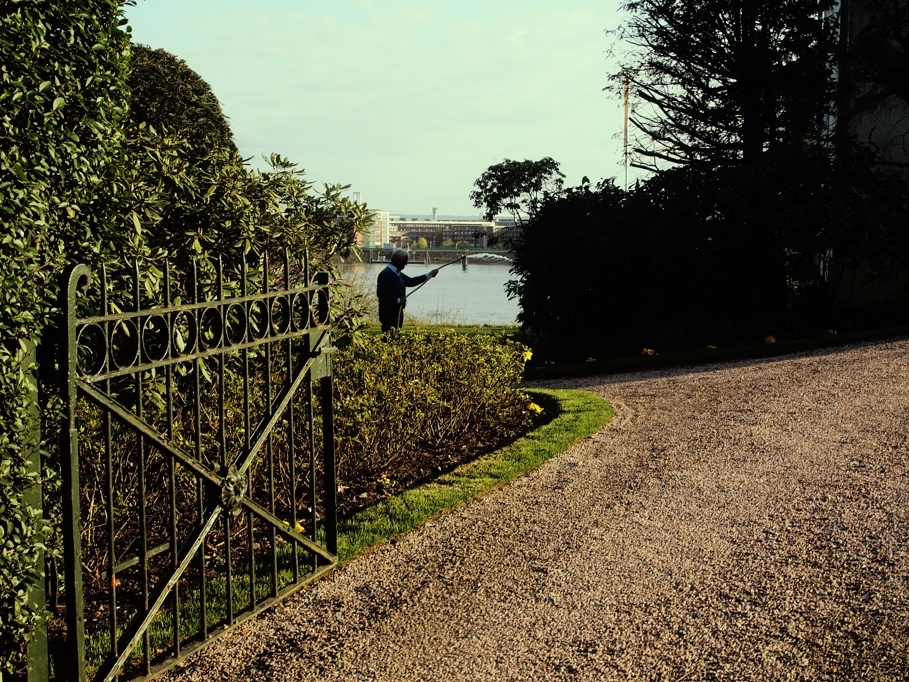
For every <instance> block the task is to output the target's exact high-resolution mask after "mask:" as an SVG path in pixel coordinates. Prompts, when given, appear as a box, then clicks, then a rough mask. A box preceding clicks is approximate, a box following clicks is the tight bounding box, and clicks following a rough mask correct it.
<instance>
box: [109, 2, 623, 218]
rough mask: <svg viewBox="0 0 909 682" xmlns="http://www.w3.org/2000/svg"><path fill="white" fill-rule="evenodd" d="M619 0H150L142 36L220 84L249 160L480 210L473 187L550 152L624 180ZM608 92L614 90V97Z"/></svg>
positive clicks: (454, 209)
mask: <svg viewBox="0 0 909 682" xmlns="http://www.w3.org/2000/svg"><path fill="white" fill-rule="evenodd" d="M619 4H620V3H619V0H559V1H558V2H553V1H552V0H256V2H249V0H244V1H242V2H241V1H240V0H137V3H136V6H134V7H127V8H126V9H125V14H126V18H127V19H128V22H129V26H130V27H131V31H132V37H133V41H134V42H137V43H142V44H145V45H148V46H150V47H152V48H162V49H164V50H167V51H168V52H171V53H173V54H175V55H176V56H178V57H180V58H181V59H183V60H185V61H186V63H187V65H188V66H189V67H190V68H191V69H193V70H194V71H195V72H196V73H198V74H199V75H200V76H201V77H202V78H203V79H204V80H205V81H206V82H207V83H208V84H209V85H210V86H211V88H212V90H213V92H214V94H215V95H216V96H217V97H218V100H219V101H220V102H221V107H222V109H223V110H224V113H225V114H226V115H227V117H228V119H229V122H230V125H231V129H232V130H233V133H234V140H235V142H236V144H237V146H238V148H239V149H240V152H241V154H242V155H243V156H244V157H249V158H250V161H249V163H250V165H253V166H256V167H264V161H263V160H262V159H263V157H267V156H268V155H270V154H271V153H273V152H277V153H279V154H281V155H282V156H284V157H286V158H289V159H290V160H291V161H294V162H296V163H297V164H298V166H299V167H300V168H303V169H305V171H306V178H307V179H308V180H310V181H311V182H314V183H315V184H316V185H317V187H321V185H322V184H323V183H331V184H344V185H348V184H349V185H351V188H350V190H349V193H350V194H352V193H353V192H359V196H360V200H361V201H363V202H365V203H366V204H367V205H368V206H369V207H370V208H371V209H373V210H377V209H387V210H390V211H393V212H394V213H396V214H430V213H431V212H432V209H433V208H437V209H438V212H439V215H440V216H476V215H479V214H480V213H481V212H482V211H480V210H479V209H476V208H474V207H473V205H472V203H471V201H470V198H469V194H470V191H471V189H472V188H473V183H474V181H475V180H476V179H477V178H478V177H479V176H480V175H481V174H482V173H483V171H484V170H486V168H488V167H489V166H490V165H492V164H496V163H499V162H501V161H503V160H505V159H513V160H524V159H533V160H537V159H540V158H543V157H546V156H549V157H552V158H553V159H555V160H556V161H558V162H559V163H560V164H561V171H562V172H563V173H564V174H565V183H566V186H574V185H578V184H580V182H581V178H582V177H583V176H587V177H588V178H589V179H590V180H591V181H592V182H596V181H598V180H600V179H602V178H611V177H616V178H619V179H620V181H621V179H622V178H623V177H624V170H623V166H622V118H623V112H622V102H621V95H620V93H617V92H615V88H614V87H613V86H610V84H609V81H608V80H607V78H608V75H609V73H611V71H613V70H615V67H614V65H613V64H612V63H611V61H610V59H609V58H608V52H609V49H610V47H611V46H612V42H613V41H612V38H610V37H609V36H608V35H606V31H608V30H614V29H616V28H617V27H618V25H619V24H620V22H621V20H622V16H621V12H620V10H619ZM604 87H609V90H606V91H604V90H603V88H604Z"/></svg>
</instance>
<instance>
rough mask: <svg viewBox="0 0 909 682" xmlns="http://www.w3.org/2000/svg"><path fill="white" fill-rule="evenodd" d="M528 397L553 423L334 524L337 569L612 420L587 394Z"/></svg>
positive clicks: (531, 392)
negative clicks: (550, 414)
mask: <svg viewBox="0 0 909 682" xmlns="http://www.w3.org/2000/svg"><path fill="white" fill-rule="evenodd" d="M527 393H528V394H529V395H530V396H531V397H532V398H533V399H534V400H535V401H536V402H537V403H539V404H540V405H541V406H543V408H544V409H545V410H552V411H554V412H555V413H556V417H555V418H554V419H553V420H551V421H550V422H548V423H546V424H544V425H542V426H540V427H538V428H536V429H534V430H533V431H531V432H530V433H528V434H527V435H526V436H523V437H522V438H519V439H518V440H517V441H515V442H514V443H511V444H510V445H508V446H506V447H504V448H502V449H500V450H497V451H495V452H493V453H490V454H488V455H485V456H484V457H481V458H479V459H476V460H474V461H472V462H467V463H465V464H462V465H461V466H459V467H457V468H456V469H454V470H453V471H451V472H449V473H446V474H443V475H441V476H439V477H438V478H436V479H434V480H433V481H430V482H428V483H425V484H423V485H421V486H418V487H416V488H412V489H410V490H406V491H404V492H402V493H400V494H398V495H395V496H393V497H390V498H388V499H386V500H383V501H381V502H379V503H378V504H376V505H375V506H372V507H369V508H368V509H363V510H361V511H359V512H357V513H356V514H354V515H353V516H352V517H350V518H349V519H346V520H344V521H342V522H341V523H340V524H339V529H338V530H339V537H338V559H339V562H340V563H341V564H343V563H346V562H347V561H350V560H351V559H352V558H354V557H356V556H357V555H359V554H362V553H363V552H365V551H366V550H368V549H370V548H372V547H375V546H376V545H379V544H381V543H383V542H386V541H388V540H390V539H392V538H394V537H396V536H399V535H402V534H403V533H406V532H408V531H410V530H411V529H413V528H416V527H417V526H419V525H421V524H423V523H425V522H426V521H428V520H429V519H431V518H433V517H435V516H438V515H439V514H441V513H442V512H445V511H448V510H451V509H454V508H455V507H458V506H460V505H461V504H464V503H465V502H467V501H469V500H472V499H474V498H476V497H478V496H479V495H483V494H484V493H487V492H489V491H490V490H494V489H495V488H498V487H500V486H502V485H505V484H506V483H508V482H509V481H512V480H514V479H515V478H517V477H518V476H521V475H522V474H525V473H527V472H528V471H530V470H532V469H534V468H536V467H538V466H539V465H540V464H542V463H543V462H545V461H547V460H548V459H551V458H552V457H554V456H555V455H558V454H560V453H562V452H564V451H565V450H566V449H567V448H568V446H570V445H571V444H572V443H574V442H575V441H578V440H580V439H582V438H584V437H586V436H589V435H591V434H593V433H595V432H596V431H597V430H598V429H599V428H600V427H601V426H603V425H604V424H606V423H607V422H609V420H610V419H611V418H612V415H613V410H612V406H611V405H609V404H608V403H607V402H606V401H604V400H603V399H602V398H601V397H600V396H598V395H595V394H593V393H589V392H587V391H578V390H549V389H533V390H528V391H527Z"/></svg>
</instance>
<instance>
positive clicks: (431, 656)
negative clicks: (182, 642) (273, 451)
mask: <svg viewBox="0 0 909 682" xmlns="http://www.w3.org/2000/svg"><path fill="white" fill-rule="evenodd" d="M550 385H558V386H562V387H568V386H570V387H578V388H587V389H590V390H593V391H596V392H598V393H600V394H601V395H603V396H604V397H605V398H606V399H607V400H608V401H610V402H611V403H612V404H613V405H614V406H615V407H616V412H617V414H616V418H615V419H614V420H613V422H612V423H611V424H609V425H608V426H606V427H605V428H604V429H603V430H602V431H601V432H600V433H598V434H596V435H595V436H593V437H591V438H588V439H585V440H583V441H581V442H579V443H577V444H575V445H574V446H573V447H571V448H570V449H569V450H568V451H567V452H565V453H564V454H563V455H561V456H559V457H557V458H555V459H554V460H552V461H550V462H549V463H547V464H546V465H544V466H543V467H541V468H540V469H538V470H537V471H535V472H533V473H531V474H530V475H528V476H525V477H523V478H522V479H520V480H518V481H517V482H515V483H514V484H512V485H510V486H508V487H506V488H504V489H502V490H498V491H496V492H494V493H492V494H489V495H487V496H485V497H483V498H481V499H479V500H476V501H474V502H472V503H471V504H468V505H466V506H464V507H462V508H460V509H458V510H455V511H454V512H452V513H449V514H446V515H444V516H442V517H441V518H439V519H436V520H435V521H433V522H431V523H429V524H427V525H426V526H424V527H423V528H420V529H419V530H417V531H416V532H413V533H411V534H409V535H407V536H406V537H404V538H401V539H400V540H398V541H396V542H394V543H390V544H388V545H385V546H383V547H380V548H378V549H377V550H375V551H373V552H371V553H369V554H368V555H367V556H364V557H361V558H360V559H358V560H357V561H354V562H352V563H351V564H350V565H348V566H346V567H345V568H343V569H341V570H339V571H337V572H335V573H334V574H333V575H331V576H330V577H329V578H327V579H325V580H323V581H321V582H319V583H317V584H314V585H312V586H311V587H310V588H307V589H304V590H303V591H302V592H301V593H298V594H297V595H295V596H294V597H291V598H290V599H289V600H287V601H285V602H284V603H283V604H282V605H280V606H279V607H277V608H276V609H275V610H274V611H272V612H270V613H269V614H267V615H265V616H264V617H261V618H259V619H257V620H255V621H252V622H250V623H248V624H246V625H245V626H243V627H241V628H239V629H238V630H235V631H234V632H233V633H230V634H228V635H226V636H225V637H223V638H222V639H221V640H219V641H218V642H216V643H215V644H214V645H212V646H211V647H209V648H207V649H205V650H203V651H201V652H199V653H198V654H196V655H195V656H194V657H191V658H190V660H189V661H188V663H187V665H186V666H185V667H184V668H183V669H182V670H181V671H177V672H176V673H173V674H172V675H171V676H170V677H169V678H168V679H171V680H241V679H242V680H536V679H539V680H683V679H685V680H688V679H691V680H713V679H717V680H741V679H748V680H784V679H793V680H808V679H810V680H818V679H826V680H851V679H858V678H863V679H868V680H895V679H909V440H907V426H909V341H905V340H902V341H897V342H889V343H882V344H876V345H862V346H853V347H849V348H846V349H843V350H837V351H836V352H831V353H820V354H811V355H800V356H790V357H787V358H784V359H780V360H776V361H771V362H748V363H739V364H732V365H717V366H713V367H707V368H698V369H696V370H694V371H692V370H676V371H664V372H653V373H641V374H635V375H624V376H617V377H599V378H588V379H584V380H581V381H572V382H559V383H552V384H550Z"/></svg>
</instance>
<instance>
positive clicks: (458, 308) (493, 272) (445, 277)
mask: <svg viewBox="0 0 909 682" xmlns="http://www.w3.org/2000/svg"><path fill="white" fill-rule="evenodd" d="M384 267H385V264H384V263H354V264H351V265H346V266H343V268H342V270H343V273H344V276H345V277H348V278H354V279H358V280H361V281H362V282H363V286H364V288H366V289H368V290H370V291H372V292H375V282H376V277H378V275H379V272H381V270H382V268H384ZM433 267H437V266H436V265H430V266H425V265H420V264H418V263H410V264H409V265H408V266H407V269H406V270H405V272H406V273H407V274H408V275H410V276H411V277H416V276H417V275H421V274H423V273H425V272H428V271H429V270H431V269H432V268H433ZM510 267H511V266H510V265H508V264H500V263H473V262H470V261H468V266H467V270H464V269H462V267H461V264H460V263H455V264H453V265H449V266H448V267H446V268H443V269H442V270H440V271H439V274H438V275H437V276H436V277H435V278H433V279H431V280H430V281H429V282H428V283H427V284H426V285H424V286H422V287H420V289H419V291H415V290H414V289H408V294H412V296H410V297H409V298H408V299H407V309H406V310H405V311H404V320H405V323H407V322H408V321H410V322H422V323H429V324H478V325H480V324H489V325H503V324H504V325H508V324H517V316H518V301H517V299H509V298H508V297H507V296H506V295H505V283H506V282H507V281H508V280H509V279H511V275H510V274H509V269H510Z"/></svg>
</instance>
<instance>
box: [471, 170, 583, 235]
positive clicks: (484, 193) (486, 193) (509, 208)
mask: <svg viewBox="0 0 909 682" xmlns="http://www.w3.org/2000/svg"><path fill="white" fill-rule="evenodd" d="M564 177H565V176H564V175H563V174H562V172H561V171H559V163H558V161H554V160H552V159H551V158H550V157H548V156H547V157H544V158H542V159H540V160H539V161H531V160H530V159H525V160H524V161H512V160H511V159H505V160H504V161H502V162H501V163H496V164H493V165H492V166H490V167H489V168H487V169H486V170H485V171H483V174H482V175H481V176H480V177H479V178H477V180H476V182H475V183H474V187H476V189H475V190H473V191H472V192H471V193H470V200H471V201H473V205H474V206H476V207H477V208H482V209H485V213H484V218H485V219H486V220H493V219H494V218H495V217H496V216H497V215H499V213H501V212H503V211H504V212H507V213H510V214H511V216H512V218H514V221H515V222H516V223H517V224H518V225H520V224H522V223H523V222H524V220H525V219H526V218H527V217H531V218H532V217H533V216H534V215H536V213H537V211H538V210H539V208H540V206H541V205H542V204H543V202H544V201H545V200H546V198H547V197H548V196H551V195H555V194H558V193H559V192H560V191H561V190H562V184H563V180H562V179H563V178H564Z"/></svg>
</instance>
